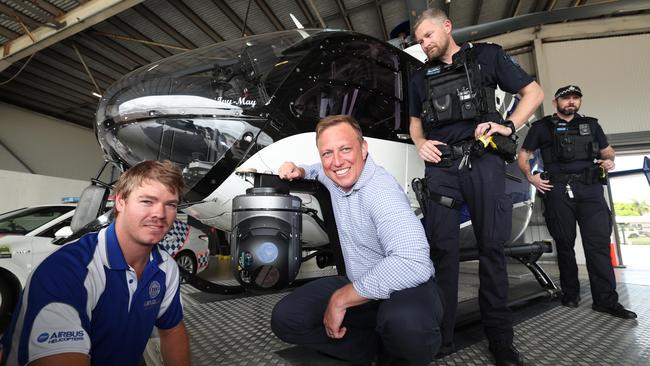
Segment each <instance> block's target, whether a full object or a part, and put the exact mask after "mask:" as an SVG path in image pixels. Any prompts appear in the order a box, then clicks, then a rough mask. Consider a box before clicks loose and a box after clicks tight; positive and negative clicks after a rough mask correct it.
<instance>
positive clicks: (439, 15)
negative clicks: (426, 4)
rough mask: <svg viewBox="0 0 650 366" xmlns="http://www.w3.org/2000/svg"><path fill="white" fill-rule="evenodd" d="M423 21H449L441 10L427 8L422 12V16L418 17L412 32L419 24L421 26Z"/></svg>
mask: <svg viewBox="0 0 650 366" xmlns="http://www.w3.org/2000/svg"><path fill="white" fill-rule="evenodd" d="M425 19H429V20H437V21H440V22H444V21H445V20H447V19H449V17H448V16H447V13H445V11H444V10H442V9H438V8H428V9H427V10H425V11H423V12H422V14H420V16H419V17H418V18H417V19H416V20H415V25H414V26H413V30H416V29H418V27H419V26H420V24H422V22H423V21H424V20H425Z"/></svg>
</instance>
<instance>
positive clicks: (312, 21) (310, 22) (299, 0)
mask: <svg viewBox="0 0 650 366" xmlns="http://www.w3.org/2000/svg"><path fill="white" fill-rule="evenodd" d="M294 1H295V2H296V4H297V5H298V7H299V8H300V11H301V12H302V15H303V16H304V17H305V19H307V24H306V25H307V27H308V28H311V27H316V26H317V24H318V23H316V18H314V16H313V15H312V13H311V11H309V7H308V6H307V5H306V4H305V2H304V0H294Z"/></svg>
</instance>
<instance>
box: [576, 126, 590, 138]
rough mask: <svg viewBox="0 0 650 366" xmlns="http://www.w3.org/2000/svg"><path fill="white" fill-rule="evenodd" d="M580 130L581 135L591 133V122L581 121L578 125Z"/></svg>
mask: <svg viewBox="0 0 650 366" xmlns="http://www.w3.org/2000/svg"><path fill="white" fill-rule="evenodd" d="M578 131H580V132H579V133H580V136H587V135H591V127H590V126H589V123H581V124H580V125H578Z"/></svg>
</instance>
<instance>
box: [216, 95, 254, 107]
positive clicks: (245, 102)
mask: <svg viewBox="0 0 650 366" xmlns="http://www.w3.org/2000/svg"><path fill="white" fill-rule="evenodd" d="M217 102H221V103H226V104H234V105H238V106H248V107H251V108H255V106H256V105H257V101H256V100H255V99H247V98H246V97H241V98H239V99H225V98H221V97H217Z"/></svg>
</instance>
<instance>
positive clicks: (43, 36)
mask: <svg viewBox="0 0 650 366" xmlns="http://www.w3.org/2000/svg"><path fill="white" fill-rule="evenodd" d="M142 1H144V0H93V1H90V2H87V3H85V4H82V5H80V6H78V7H76V8H74V9H72V10H70V11H69V12H68V13H66V14H65V15H64V16H63V17H61V19H59V21H61V22H62V23H63V22H65V24H66V26H65V27H64V28H63V29H60V30H55V29H52V28H49V27H38V28H36V29H34V30H33V31H32V32H31V33H32V35H33V36H34V39H35V41H32V39H31V38H30V37H29V35H23V36H21V37H19V38H16V39H15V40H12V41H11V42H7V43H6V44H5V47H4V48H3V49H2V51H1V52H2V59H0V71H2V70H4V69H6V68H7V67H8V66H9V65H11V64H12V63H14V62H16V61H18V60H20V59H22V58H24V57H27V56H29V55H31V54H33V53H35V52H38V51H40V50H42V49H44V48H46V47H49V46H51V45H53V44H55V43H57V42H60V41H61V40H63V39H66V38H68V37H70V36H72V35H74V34H76V33H78V32H81V31H82V30H84V29H86V28H88V27H92V26H93V25H95V24H97V23H99V22H101V21H103V20H106V19H107V18H110V17H111V16H113V15H115V14H118V13H120V12H122V11H124V10H126V9H129V8H130V7H132V6H134V5H136V4H139V3H141V2H142Z"/></svg>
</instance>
